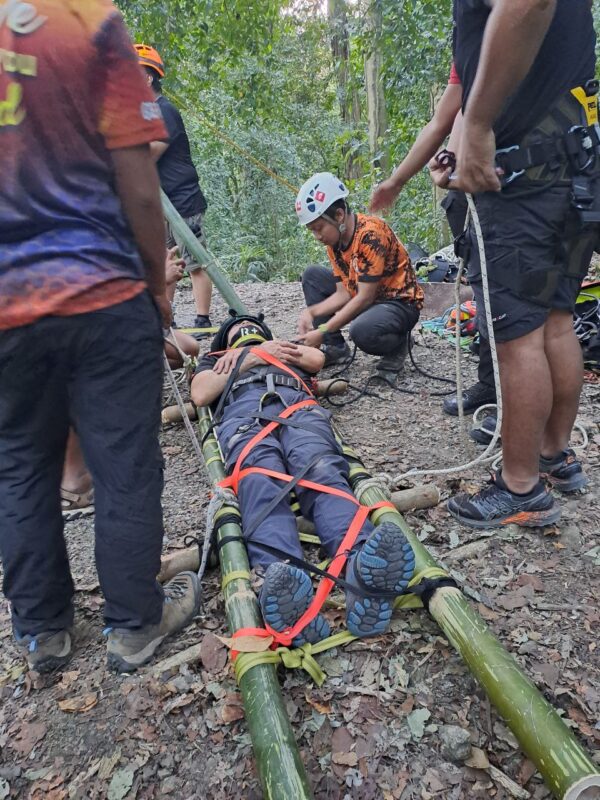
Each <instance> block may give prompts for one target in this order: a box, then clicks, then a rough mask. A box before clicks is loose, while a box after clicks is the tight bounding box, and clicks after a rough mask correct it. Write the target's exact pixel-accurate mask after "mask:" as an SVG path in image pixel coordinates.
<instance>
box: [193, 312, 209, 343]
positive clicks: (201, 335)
mask: <svg viewBox="0 0 600 800" xmlns="http://www.w3.org/2000/svg"><path fill="white" fill-rule="evenodd" d="M211 327H212V322H211V321H210V317H209V316H208V314H196V319H195V320H194V328H198V330H197V331H195V332H194V333H192V336H193V337H194V339H196V340H197V341H201V340H202V339H206V337H207V336H212V333H211V332H210V331H205V330H204V329H205V328H211Z"/></svg>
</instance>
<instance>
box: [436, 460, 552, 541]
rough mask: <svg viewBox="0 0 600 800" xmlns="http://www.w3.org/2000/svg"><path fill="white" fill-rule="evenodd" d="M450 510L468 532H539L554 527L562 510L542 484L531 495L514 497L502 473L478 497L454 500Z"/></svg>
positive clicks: (460, 497)
mask: <svg viewBox="0 0 600 800" xmlns="http://www.w3.org/2000/svg"><path fill="white" fill-rule="evenodd" d="M447 508H448V511H449V512H450V513H451V514H452V516H453V517H455V518H456V519H457V520H458V521H459V522H461V523H462V524H463V525H466V526H467V527H469V528H488V529H489V528H499V527H501V526H502V525H510V524H512V523H514V524H516V525H521V526H523V527H526V528H539V527H542V526H544V525H553V524H554V523H555V522H558V520H559V519H560V508H559V507H558V506H557V505H555V503H554V498H553V497H552V495H551V494H550V491H549V490H548V488H547V487H546V486H545V485H544V483H542V481H539V482H538V483H537V484H536V485H535V486H534V487H533V489H532V490H531V491H530V492H529V493H528V494H523V495H520V494H514V493H513V492H511V491H510V490H509V489H508V488H507V487H506V484H505V483H504V481H503V480H502V475H501V473H500V472H497V473H496V474H495V475H494V476H493V477H492V480H491V481H490V485H489V486H487V487H486V488H485V489H482V490H481V491H480V492H478V493H477V494H475V495H471V496H470V495H468V494H464V493H461V494H457V495H456V496H455V497H451V498H450V500H448V504H447Z"/></svg>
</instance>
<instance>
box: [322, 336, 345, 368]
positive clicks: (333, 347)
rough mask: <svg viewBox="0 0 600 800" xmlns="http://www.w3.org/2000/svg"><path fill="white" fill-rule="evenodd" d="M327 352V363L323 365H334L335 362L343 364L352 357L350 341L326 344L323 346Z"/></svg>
mask: <svg viewBox="0 0 600 800" xmlns="http://www.w3.org/2000/svg"><path fill="white" fill-rule="evenodd" d="M321 349H322V350H323V352H324V353H325V363H324V364H323V367H333V366H334V364H342V363H343V362H344V361H348V359H349V358H350V355H351V353H350V348H349V347H348V343H347V342H344V344H339V345H338V344H325V345H323V347H322V348H321Z"/></svg>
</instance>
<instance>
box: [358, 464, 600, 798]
mask: <svg viewBox="0 0 600 800" xmlns="http://www.w3.org/2000/svg"><path fill="white" fill-rule="evenodd" d="M345 452H346V455H347V457H349V459H350V463H351V471H350V479H351V482H352V488H353V490H354V492H355V494H356V497H357V498H358V499H359V501H360V502H361V503H363V504H364V505H374V504H375V503H378V502H380V501H381V500H385V499H386V496H385V494H384V493H383V491H381V489H378V488H377V487H376V486H374V485H373V483H372V481H371V480H370V479H369V476H368V475H367V473H366V471H365V469H364V467H363V465H362V464H361V463H360V461H359V459H358V458H357V457H356V456H355V455H354V458H353V452H352V451H351V450H350V449H349V448H345ZM376 513H378V514H379V517H378V519H377V521H378V523H379V522H385V521H386V520H388V521H390V522H394V523H395V524H396V525H399V526H400V527H401V528H402V530H403V532H404V533H405V535H406V537H407V539H408V540H409V542H410V544H411V547H412V548H413V550H414V553H415V556H416V571H417V572H420V571H421V570H423V569H425V568H427V567H439V564H437V562H436V561H435V559H434V558H433V556H432V555H431V554H430V553H429V552H428V550H427V549H426V548H425V547H424V546H423V545H422V544H421V542H420V541H419V540H418V538H417V537H416V536H415V534H414V533H413V532H412V531H411V529H410V528H409V526H408V525H407V523H406V521H405V520H404V518H403V517H402V515H401V514H400V513H398V512H397V511H395V510H394V511H392V510H390V511H389V512H388V511H387V510H385V511H382V512H376ZM429 612H430V613H431V615H432V617H433V618H434V619H435V621H436V622H437V623H438V625H439V626H440V628H441V629H442V631H443V632H444V634H445V635H446V636H447V638H448V640H449V641H450V643H451V644H452V645H453V647H454V648H455V649H456V651H457V652H458V653H459V655H460V656H461V657H462V659H463V660H464V661H465V663H466V664H467V666H468V667H469V669H470V671H471V673H472V674H473V675H474V677H475V678H477V680H478V681H479V683H480V684H481V686H482V687H483V688H484V689H485V691H486V693H487V695H488V697H489V698H490V701H491V702H492V703H493V704H494V706H495V707H496V709H497V710H498V712H499V713H500V715H501V716H502V717H503V718H504V719H505V721H506V723H507V725H508V727H509V728H510V729H511V731H512V732H513V733H514V735H515V736H516V738H517V740H518V741H519V744H520V745H521V748H522V749H523V752H524V753H526V755H527V756H528V757H529V758H530V759H531V761H533V763H534V764H535V765H536V767H537V768H538V770H539V771H540V773H541V775H542V776H543V778H544V780H545V781H546V784H547V786H548V787H549V788H550V789H551V791H552V792H553V794H554V796H555V797H557V798H559V800H584V799H585V800H587V799H588V798H589V800H592V799H593V798H599V797H600V788H596V787H600V769H599V767H598V765H597V764H594V763H593V762H592V761H591V760H590V759H589V758H588V756H587V754H586V753H585V751H584V750H583V748H582V747H581V746H580V744H579V743H578V742H577V740H576V739H575V737H574V736H573V734H572V733H571V731H570V730H569V728H567V726H566V725H565V724H564V722H563V721H562V720H561V718H560V717H559V715H558V714H557V713H556V711H555V710H554V708H553V707H552V706H551V705H550V704H549V703H548V702H547V701H546V700H545V699H544V698H543V696H542V695H541V694H540V692H539V691H538V689H537V687H536V686H535V685H534V684H533V683H532V681H530V680H529V678H527V677H526V676H525V674H524V673H523V672H522V671H521V668H520V667H519V665H518V664H517V662H516V661H515V659H514V658H513V657H512V656H511V655H510V653H508V652H507V651H506V650H505V649H504V648H503V647H502V645H501V644H500V643H499V642H498V640H497V639H496V638H495V637H494V635H493V634H492V633H491V631H490V630H489V628H488V627H487V625H486V624H485V622H484V621H483V620H482V618H481V617H480V616H479V614H477V612H476V611H474V610H473V609H472V608H471V606H470V604H469V603H468V601H467V600H466V599H465V597H464V595H463V594H462V592H460V591H459V590H458V589H456V588H454V587H441V588H440V589H438V590H437V591H436V592H435V593H434V595H433V597H432V598H431V601H430V604H429Z"/></svg>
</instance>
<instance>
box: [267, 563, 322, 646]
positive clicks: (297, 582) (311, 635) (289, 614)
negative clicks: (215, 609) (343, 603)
mask: <svg viewBox="0 0 600 800" xmlns="http://www.w3.org/2000/svg"><path fill="white" fill-rule="evenodd" d="M313 597H314V591H313V586H312V581H311V579H310V578H309V576H308V575H307V574H306V572H304V571H303V570H301V569H298V568H297V567H292V566H291V565H290V564H285V563H284V562H283V561H277V562H276V563H274V564H270V565H269V567H268V569H267V571H266V572H265V581H264V583H263V585H262V588H261V590H260V595H259V604H260V608H261V611H262V615H263V619H264V621H265V622H266V623H267V625H270V626H271V628H273V629H274V630H276V631H278V632H279V633H282V632H283V631H285V630H288V629H289V628H292V627H293V626H294V625H295V624H296V622H297V621H298V620H299V619H300V617H301V616H302V615H303V614H304V612H305V611H306V610H307V608H308V607H309V606H310V604H311V602H312V599H313ZM329 632H330V629H329V623H328V622H327V620H326V619H325V617H324V616H323V614H317V616H316V617H315V619H313V620H312V621H311V622H309V623H308V625H307V626H306V627H305V628H304V630H303V631H301V632H300V633H299V634H298V636H296V637H295V638H294V640H293V641H292V645H293V647H301V646H302V645H303V644H316V643H317V642H320V641H321V639H326V638H327V637H328V636H329Z"/></svg>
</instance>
